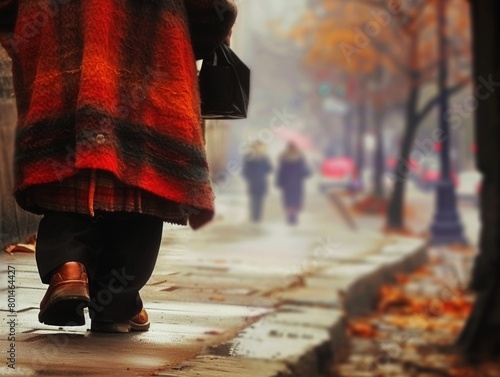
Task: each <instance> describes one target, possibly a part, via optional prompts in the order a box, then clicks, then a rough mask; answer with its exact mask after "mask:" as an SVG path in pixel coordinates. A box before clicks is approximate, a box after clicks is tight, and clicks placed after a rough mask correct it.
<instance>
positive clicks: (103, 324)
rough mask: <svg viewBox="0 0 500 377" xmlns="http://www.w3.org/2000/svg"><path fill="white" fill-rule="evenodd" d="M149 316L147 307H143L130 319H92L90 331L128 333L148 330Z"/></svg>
mask: <svg viewBox="0 0 500 377" xmlns="http://www.w3.org/2000/svg"><path fill="white" fill-rule="evenodd" d="M149 326H150V323H149V317H148V312H146V309H144V308H142V309H141V311H140V312H139V313H137V314H136V315H135V316H133V317H132V318H131V319H129V320H128V321H115V322H113V321H100V320H95V319H93V320H92V324H91V326H90V331H93V332H107V333H127V332H131V331H148V330H149Z"/></svg>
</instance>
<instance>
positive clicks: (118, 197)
mask: <svg viewBox="0 0 500 377" xmlns="http://www.w3.org/2000/svg"><path fill="white" fill-rule="evenodd" d="M22 195H23V196H24V198H23V202H24V203H26V204H27V206H29V207H30V208H31V209H32V210H33V211H34V212H36V213H40V214H43V213H46V212H48V211H53V212H75V209H78V211H76V212H78V213H83V214H88V215H91V216H95V215H96V213H98V212H99V211H104V212H138V213H145V214H148V215H152V216H156V217H160V218H161V219H163V220H164V221H167V222H169V223H172V224H178V225H186V224H187V220H188V218H189V215H191V214H192V212H193V211H195V210H194V209H191V208H189V207H183V206H179V204H178V203H175V202H172V201H168V200H165V199H163V198H160V197H158V196H156V195H154V194H151V193H148V192H146V191H143V190H141V189H139V188H134V187H129V186H126V185H124V184H123V183H121V182H120V181H118V180H117V179H116V178H114V177H113V176H112V175H111V174H109V173H107V172H103V171H95V170H87V171H82V172H80V173H79V174H78V175H77V176H74V177H71V178H66V179H64V180H62V181H61V182H53V183H48V184H43V185H37V186H33V187H31V188H28V189H26V190H24V191H23V193H22Z"/></svg>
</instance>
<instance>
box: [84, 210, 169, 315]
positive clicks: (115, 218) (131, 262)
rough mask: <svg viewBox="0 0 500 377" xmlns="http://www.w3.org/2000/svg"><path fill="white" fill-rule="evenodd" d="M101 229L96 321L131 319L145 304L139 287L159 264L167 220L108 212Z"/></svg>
mask: <svg viewBox="0 0 500 377" xmlns="http://www.w3.org/2000/svg"><path fill="white" fill-rule="evenodd" d="M100 230H101V237H102V241H103V250H102V253H101V255H100V258H99V260H98V265H97V267H96V269H95V271H94V273H93V276H92V280H91V286H90V296H91V302H90V304H89V314H90V316H91V318H92V319H93V320H96V321H113V322H119V321H128V320H130V319H131V318H132V317H133V316H135V315H136V314H137V313H139V312H140V311H141V309H142V307H143V304H142V300H141V298H140V295H139V291H140V289H141V288H142V287H143V286H144V285H145V284H146V282H147V281H148V279H149V278H150V277H151V274H152V272H153V269H154V267H155V264H156V259H157V256H158V251H159V248H160V243H161V237H162V230H163V221H162V220H161V219H160V218H156V217H152V216H146V215H141V214H133V213H107V214H105V215H104V221H103V226H102V228H101V229H100Z"/></svg>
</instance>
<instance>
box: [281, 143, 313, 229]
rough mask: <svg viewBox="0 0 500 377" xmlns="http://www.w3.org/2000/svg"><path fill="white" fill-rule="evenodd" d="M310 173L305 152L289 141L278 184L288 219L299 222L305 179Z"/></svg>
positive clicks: (293, 223) (289, 221)
mask: <svg viewBox="0 0 500 377" xmlns="http://www.w3.org/2000/svg"><path fill="white" fill-rule="evenodd" d="M309 175H310V171H309V168H308V166H307V163H306V160H305V158H304V155H303V153H302V152H301V151H300V150H299V148H298V147H297V146H296V145H295V144H294V143H289V144H288V146H287V148H286V150H285V151H284V152H283V153H282V154H281V156H280V159H279V167H278V173H277V176H276V185H277V186H278V187H279V188H280V189H281V191H282V198H283V206H284V209H285V213H286V217H287V221H288V223H289V224H291V225H295V224H297V222H298V215H299V212H300V210H301V209H302V206H303V202H304V180H305V179H306V178H307V177H308V176H309Z"/></svg>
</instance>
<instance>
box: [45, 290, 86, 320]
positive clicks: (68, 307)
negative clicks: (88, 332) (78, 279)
mask: <svg viewBox="0 0 500 377" xmlns="http://www.w3.org/2000/svg"><path fill="white" fill-rule="evenodd" d="M89 303H90V297H89V294H88V287H87V285H86V284H80V283H78V284H75V283H69V284H65V285H62V286H60V287H58V289H57V290H56V291H55V292H54V293H53V299H52V301H51V302H49V303H48V304H47V305H46V306H45V307H44V308H43V309H41V310H40V313H39V314H38V320H39V321H40V322H41V323H45V324H46V325H52V326H82V325H85V314H84V312H83V309H84V308H86V307H87V306H89Z"/></svg>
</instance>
